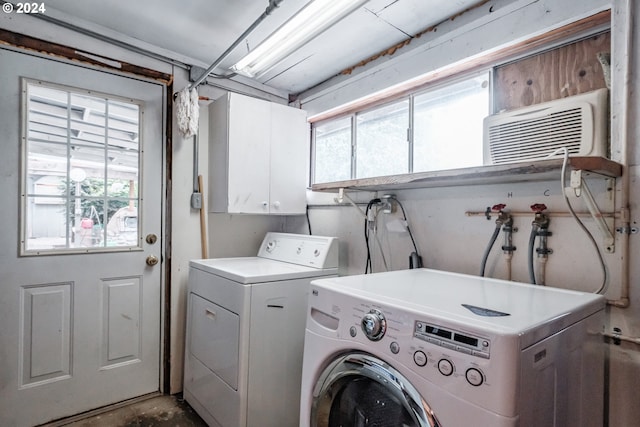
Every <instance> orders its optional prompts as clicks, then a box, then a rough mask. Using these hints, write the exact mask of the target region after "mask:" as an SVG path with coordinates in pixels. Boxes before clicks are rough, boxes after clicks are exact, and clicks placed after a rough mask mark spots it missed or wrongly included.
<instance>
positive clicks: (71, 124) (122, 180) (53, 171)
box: [22, 80, 141, 254]
mask: <svg viewBox="0 0 640 427" xmlns="http://www.w3.org/2000/svg"><path fill="white" fill-rule="evenodd" d="M24 84H25V91H24V92H25V99H24V112H25V126H24V130H23V141H24V149H23V156H24V158H23V164H24V165H25V167H24V168H23V170H24V178H23V190H22V194H23V196H22V197H23V212H22V233H23V238H22V253H23V254H40V253H46V252H59V251H75V252H78V251H82V252H88V251H96V250H105V249H106V248H110V249H111V248H127V249H128V250H129V249H131V248H132V247H139V246H140V241H139V240H140V239H139V237H138V236H139V235H140V233H139V227H138V221H137V209H138V204H139V197H138V188H139V173H138V172H139V162H140V160H139V159H140V151H139V150H140V144H139V135H140V110H141V108H140V106H139V105H137V104H134V103H132V102H130V101H129V102H126V101H122V100H117V99H112V98H110V97H106V96H100V95H97V94H94V93H90V92H83V91H80V90H75V89H70V88H64V87H60V86H54V85H47V84H44V83H41V82H34V81H28V80H25V82H24Z"/></svg>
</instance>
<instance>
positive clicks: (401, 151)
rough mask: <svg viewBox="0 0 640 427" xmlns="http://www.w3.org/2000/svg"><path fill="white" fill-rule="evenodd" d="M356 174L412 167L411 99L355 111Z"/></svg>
mask: <svg viewBox="0 0 640 427" xmlns="http://www.w3.org/2000/svg"><path fill="white" fill-rule="evenodd" d="M356 121H357V124H356V141H357V142H356V147H357V148H356V176H355V177H356V178H367V177H372V176H382V175H394V174H401V173H407V172H408V171H409V169H408V168H409V144H408V141H407V129H408V128H409V100H408V99H405V100H402V101H400V102H396V103H393V104H390V105H387V106H384V107H381V108H376V109H375V110H373V111H369V112H365V113H360V114H357V115H356Z"/></svg>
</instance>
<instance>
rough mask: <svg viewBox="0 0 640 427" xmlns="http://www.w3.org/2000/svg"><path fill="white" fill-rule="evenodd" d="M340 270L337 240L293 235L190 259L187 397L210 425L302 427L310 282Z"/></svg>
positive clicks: (275, 236) (274, 236) (274, 235)
mask: <svg viewBox="0 0 640 427" xmlns="http://www.w3.org/2000/svg"><path fill="white" fill-rule="evenodd" d="M337 272H338V241H337V239H336V238H333V237H321V236H307V235H297V234H287V233H268V234H267V235H266V236H265V238H264V240H263V242H262V245H261V246H260V249H259V251H258V255H257V256H256V257H237V258H214V259H203V260H194V261H191V263H190V271H189V285H188V308H187V338H186V345H185V365H184V397H185V399H186V400H187V402H189V404H191V406H192V407H193V408H194V409H195V410H196V412H197V413H198V414H199V415H200V416H201V417H202V418H203V419H204V420H205V421H206V422H207V424H209V426H211V427H246V426H251V427H294V426H297V425H298V410H299V404H298V402H299V399H300V381H301V371H302V352H303V341H304V331H305V319H306V307H307V295H308V292H309V283H310V281H311V280H312V279H314V278H320V277H328V276H332V275H336V274H337Z"/></svg>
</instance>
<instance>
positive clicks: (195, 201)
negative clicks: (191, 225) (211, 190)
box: [191, 193, 202, 209]
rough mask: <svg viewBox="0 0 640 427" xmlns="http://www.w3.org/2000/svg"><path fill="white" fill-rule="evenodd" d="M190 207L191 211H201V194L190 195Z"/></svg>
mask: <svg viewBox="0 0 640 427" xmlns="http://www.w3.org/2000/svg"><path fill="white" fill-rule="evenodd" d="M191 207H192V208H193V209H202V194H201V193H192V194H191Z"/></svg>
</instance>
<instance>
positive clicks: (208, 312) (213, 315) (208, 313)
mask: <svg viewBox="0 0 640 427" xmlns="http://www.w3.org/2000/svg"><path fill="white" fill-rule="evenodd" d="M204 314H205V316H207V317H208V318H209V319H215V318H216V312H215V311H213V310H209V309H208V308H205V309H204Z"/></svg>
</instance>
